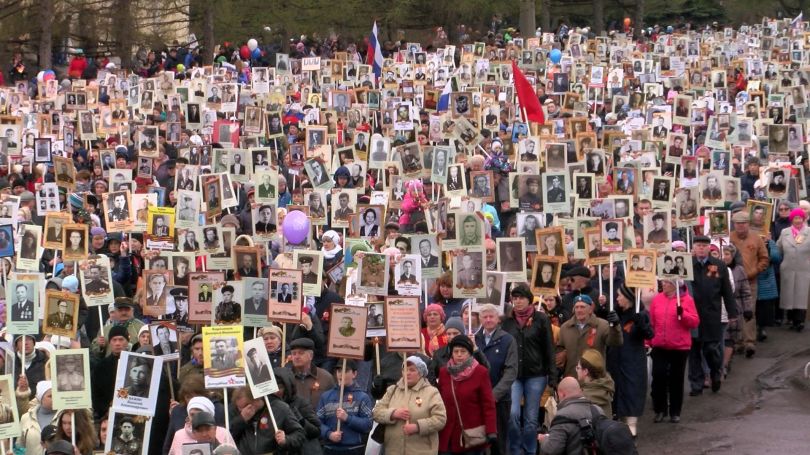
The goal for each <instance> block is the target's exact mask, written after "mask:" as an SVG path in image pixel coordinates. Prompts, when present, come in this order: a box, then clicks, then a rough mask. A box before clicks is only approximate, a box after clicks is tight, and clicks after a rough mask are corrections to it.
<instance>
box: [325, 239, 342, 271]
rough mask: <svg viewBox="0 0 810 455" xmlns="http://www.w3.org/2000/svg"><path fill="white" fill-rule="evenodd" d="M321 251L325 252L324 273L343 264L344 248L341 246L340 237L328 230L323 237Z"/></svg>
mask: <svg viewBox="0 0 810 455" xmlns="http://www.w3.org/2000/svg"><path fill="white" fill-rule="evenodd" d="M321 251H322V252H323V271H324V272H327V271H329V269H331V268H332V267H334V266H336V265H337V264H340V263H341V262H343V248H342V247H341V244H340V235H339V234H338V233H337V232H335V231H333V230H328V231H326V232H324V233H323V235H322V236H321Z"/></svg>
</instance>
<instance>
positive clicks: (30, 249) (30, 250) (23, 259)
mask: <svg viewBox="0 0 810 455" xmlns="http://www.w3.org/2000/svg"><path fill="white" fill-rule="evenodd" d="M20 233H21V235H22V238H21V239H20V251H19V252H18V254H17V268H18V269H20V270H31V271H35V272H38V271H39V258H40V256H42V251H43V250H42V247H40V246H39V245H40V243H41V239H42V226H38V225H35V224H23V225H20Z"/></svg>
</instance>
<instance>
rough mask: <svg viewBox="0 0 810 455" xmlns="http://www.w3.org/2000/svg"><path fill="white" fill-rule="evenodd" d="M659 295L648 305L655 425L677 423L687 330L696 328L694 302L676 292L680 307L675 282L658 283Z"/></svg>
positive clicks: (689, 338) (688, 337)
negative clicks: (665, 419)
mask: <svg viewBox="0 0 810 455" xmlns="http://www.w3.org/2000/svg"><path fill="white" fill-rule="evenodd" d="M661 283H662V289H663V292H659V293H658V294H657V295H656V296H655V297H653V300H652V303H651V304H650V322H651V323H652V328H653V332H654V333H655V336H654V337H653V339H652V341H651V344H652V386H651V388H652V399H653V409H655V420H654V422H655V423H659V422H661V421H663V420H664V417H666V416H667V414H669V421H670V422H672V423H678V422H680V421H681V406H682V405H683V378H684V372H685V371H686V361H687V359H688V358H689V348H691V347H692V334H691V330H692V329H694V328H695V327H697V326H698V323H699V322H700V319H699V318H698V314H697V310H696V309H695V301H694V300H692V297H691V296H690V295H689V294H688V293H686V292H683V291H680V292H681V294H680V305H679V304H678V296H677V295H676V286H677V283H676V282H675V280H662V281H661ZM667 411H669V412H667Z"/></svg>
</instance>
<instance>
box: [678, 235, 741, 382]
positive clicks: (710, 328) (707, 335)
mask: <svg viewBox="0 0 810 455" xmlns="http://www.w3.org/2000/svg"><path fill="white" fill-rule="evenodd" d="M709 243H710V239H709V237H706V236H703V235H698V236H695V239H694V241H693V244H692V254H693V257H692V267H693V269H694V276H695V279H694V281H693V282H692V296H694V299H695V306H696V307H697V311H698V316H700V326H698V335H697V338H692V349H691V351H690V352H689V386H690V389H691V392H689V395H690V396H697V395H701V394H702V393H703V383H704V381H705V379H706V375H705V373H704V372H703V359H705V360H706V364H707V365H708V366H709V373H710V377H711V381H712V392H717V391H718V390H720V381H721V379H722V375H723V324H722V322H720V313H721V308H720V305H725V306H726V312H727V313H728V322H729V324H732V323H733V322H734V321H735V320H736V319H737V306H736V305H735V304H734V302H735V300H734V291H732V289H731V282H730V281H729V271H728V267H726V265H725V263H723V261H721V260H719V259H715V258H713V257H711V256H709Z"/></svg>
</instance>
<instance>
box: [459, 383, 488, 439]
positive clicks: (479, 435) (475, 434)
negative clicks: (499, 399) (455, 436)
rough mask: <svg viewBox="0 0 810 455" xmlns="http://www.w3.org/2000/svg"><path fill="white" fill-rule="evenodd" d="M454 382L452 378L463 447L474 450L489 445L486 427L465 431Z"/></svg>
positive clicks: (480, 426)
mask: <svg viewBox="0 0 810 455" xmlns="http://www.w3.org/2000/svg"><path fill="white" fill-rule="evenodd" d="M454 382H455V381H454V380H453V378H450V391H451V392H452V393H453V403H454V404H455V405H456V413H457V414H458V423H459V425H461V447H463V448H465V449H472V448H473V447H478V446H482V445H484V444H486V443H487V427H486V425H479V426H477V427H475V428H468V429H464V421H463V420H461V410H460V409H459V408H458V400H457V399H456V386H455V384H453V383H454Z"/></svg>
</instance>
